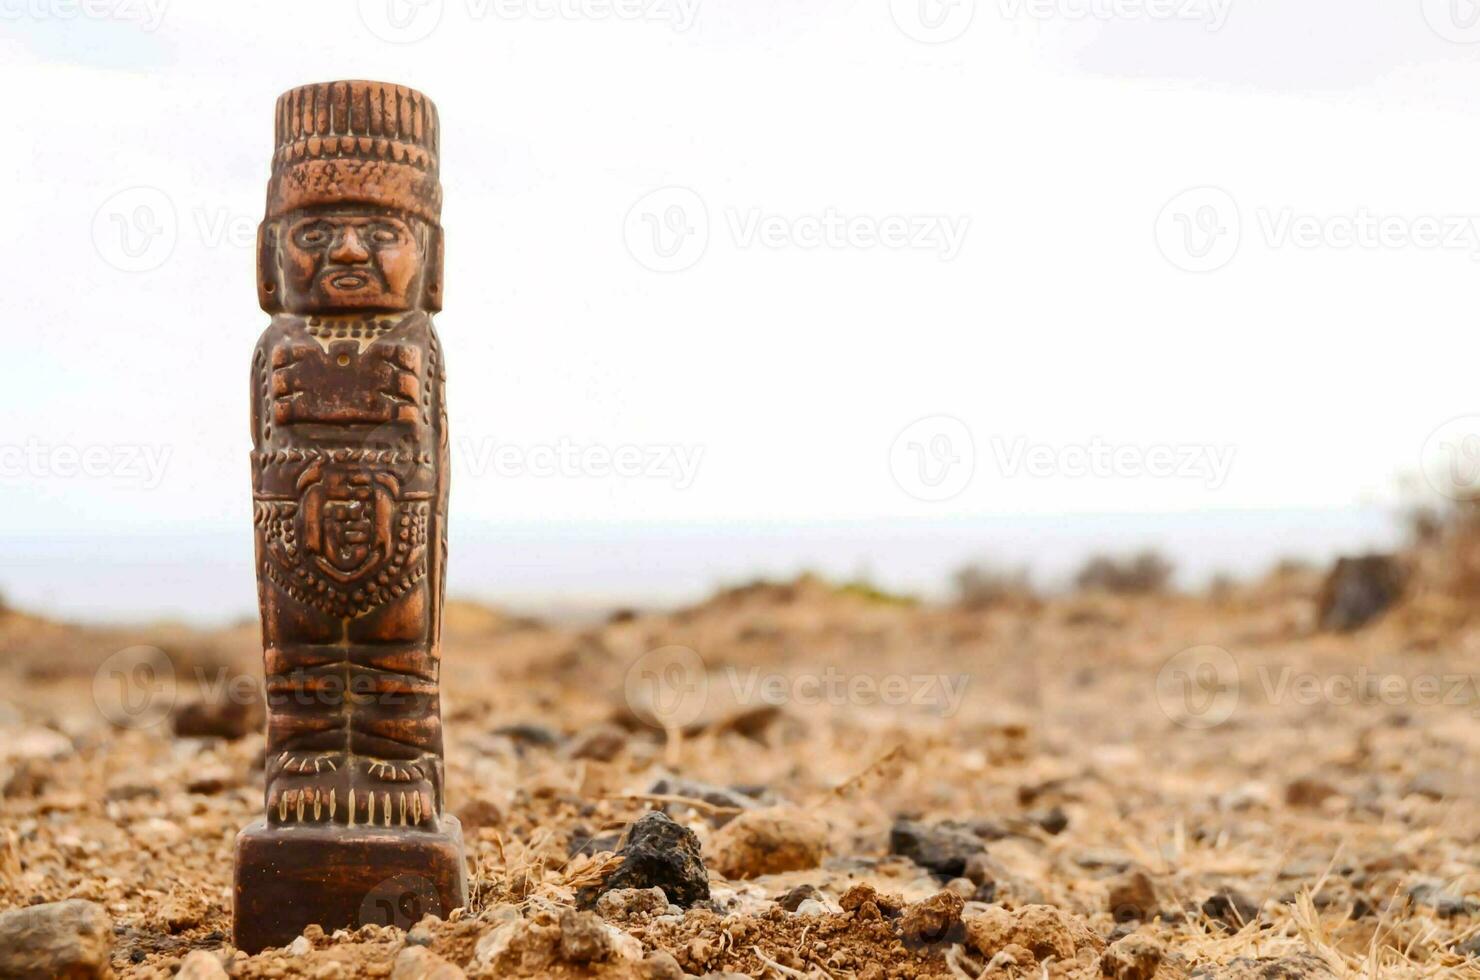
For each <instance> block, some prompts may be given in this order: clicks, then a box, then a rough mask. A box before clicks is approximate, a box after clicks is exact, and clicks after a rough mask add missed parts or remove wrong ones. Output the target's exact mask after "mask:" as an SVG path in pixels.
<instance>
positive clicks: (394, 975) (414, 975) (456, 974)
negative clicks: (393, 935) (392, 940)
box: [391, 946, 467, 980]
mask: <svg viewBox="0 0 1480 980" xmlns="http://www.w3.org/2000/svg"><path fill="white" fill-rule="evenodd" d="M466 977H467V974H466V973H464V972H463V971H462V970H461V969H460V968H458V967H456V966H454V965H453V964H451V963H449V962H447V961H446V960H444V959H443V958H442V957H440V956H438V955H437V954H436V953H434V952H432V951H431V950H429V949H427V948H426V947H425V946H407V947H405V948H404V949H402V950H401V951H400V952H399V953H397V954H396V960H395V963H394V964H393V965H392V966H391V980H464V978H466Z"/></svg>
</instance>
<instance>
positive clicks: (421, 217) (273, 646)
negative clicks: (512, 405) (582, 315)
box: [234, 81, 466, 951]
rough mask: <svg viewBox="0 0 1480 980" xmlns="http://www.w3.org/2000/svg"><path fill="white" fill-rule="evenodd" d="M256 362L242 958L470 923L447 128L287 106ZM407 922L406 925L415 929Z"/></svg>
mask: <svg viewBox="0 0 1480 980" xmlns="http://www.w3.org/2000/svg"><path fill="white" fill-rule="evenodd" d="M276 118H277V124H276V137H277V139H276V144H277V145H276V150H275V152H274V154H273V161H272V179H271V183H270V184H269V185H268V193H267V216H266V219H265V220H264V221H263V223H262V226H261V229H260V231H259V235H258V241H259V247H258V297H259V300H260V302H261V304H262V308H263V309H264V310H266V311H267V312H268V313H270V314H272V323H271V325H270V326H269V327H268V328H267V331H266V332H265V333H264V334H263V335H262V338H261V340H259V341H258V343H257V349H256V351H255V353H254V354H253V357H252V443H253V452H252V491H253V505H252V506H253V517H254V524H255V526H256V554H257V592H258V599H259V604H260V607H261V614H262V640H263V647H264V651H263V662H264V670H265V673H266V680H267V701H268V721H267V788H266V816H265V819H264V820H261V821H258V822H257V823H254V824H252V825H251V826H249V827H248V828H247V829H246V830H244V831H243V832H242V834H241V836H240V837H239V838H238V842H237V865H236V895H235V897H236V902H235V909H234V924H235V942H236V945H237V946H238V947H239V948H242V949H246V950H249V951H256V950H258V949H261V948H263V947H265V946H275V945H284V944H287V943H289V942H291V941H292V940H293V938H294V937H296V936H297V935H299V934H300V933H301V932H302V930H303V928H304V926H307V925H309V924H310V923H318V924H320V925H321V926H323V927H324V929H325V930H328V931H332V930H333V929H335V928H340V927H351V928H353V927H355V926H359V925H363V924H365V923H367V922H376V923H380V924H384V923H386V922H390V921H395V922H398V923H399V924H401V925H403V926H405V925H409V924H410V923H409V922H405V921H401V920H402V919H410V920H411V921H413V922H414V921H415V918H419V917H420V914H419V913H424V912H438V913H440V914H442V915H445V914H447V913H448V912H450V911H451V910H452V909H453V908H455V907H457V906H460V905H463V904H464V902H465V890H466V886H465V884H464V868H463V858H462V842H461V835H460V831H459V828H458V825H457V821H456V819H455V818H453V817H450V816H448V815H446V814H445V813H444V812H443V806H442V798H443V796H442V778H443V765H442V721H441V712H440V706H439V698H438V666H439V662H440V657H441V653H440V634H441V618H442V596H443V590H444V585H445V571H446V566H447V524H446V520H447V488H448V460H447V447H448V439H447V415H446V407H445V403H444V400H443V388H444V381H445V372H444V369H443V364H442V351H441V348H440V346H439V345H438V342H437V334H436V332H435V331H434V330H433V329H432V317H431V314H432V313H434V312H436V311H437V310H439V309H441V305H442V304H441V296H442V229H441V225H440V217H441V204H442V190H441V185H440V183H439V182H438V176H437V174H438V166H437V163H438V161H437V152H438V133H437V110H436V109H435V107H433V105H432V103H431V102H430V101H428V100H427V98H426V97H425V96H423V95H421V94H420V93H419V92H415V91H412V90H411V89H408V88H404V87H402V86H398V85H388V84H384V83H380V82H362V81H349V82H330V83H325V84H318V85H305V86H303V87H301V88H297V89H294V90H292V91H290V92H288V93H287V94H285V95H283V96H282V97H281V98H279V99H278V102H277V117H276ZM408 904H409V905H410V906H415V907H408Z"/></svg>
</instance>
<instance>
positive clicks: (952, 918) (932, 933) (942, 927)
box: [899, 891, 966, 945]
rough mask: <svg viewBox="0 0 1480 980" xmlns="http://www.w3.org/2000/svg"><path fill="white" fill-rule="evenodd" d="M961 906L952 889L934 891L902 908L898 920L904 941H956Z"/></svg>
mask: <svg viewBox="0 0 1480 980" xmlns="http://www.w3.org/2000/svg"><path fill="white" fill-rule="evenodd" d="M965 905H966V903H965V902H963V901H962V900H961V896H960V895H957V894H956V893H955V892H950V891H942V892H936V893H935V894H934V895H932V896H930V897H929V898H927V899H925V900H924V901H923V902H915V903H914V904H913V905H910V906H909V907H908V908H906V909H905V910H904V915H903V916H901V917H900V920H899V932H900V935H901V936H903V937H904V939H905V941H906V942H908V943H916V944H922V945H929V944H934V943H943V942H959V941H960V938H961V936H960V933H961V930H960V928H959V927H960V925H961V910H962V909H963V908H964V907H965ZM953 937H954V938H953Z"/></svg>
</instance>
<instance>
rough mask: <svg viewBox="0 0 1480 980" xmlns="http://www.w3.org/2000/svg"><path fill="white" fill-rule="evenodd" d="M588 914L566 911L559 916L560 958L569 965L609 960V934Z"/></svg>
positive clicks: (605, 925)
mask: <svg viewBox="0 0 1480 980" xmlns="http://www.w3.org/2000/svg"><path fill="white" fill-rule="evenodd" d="M608 929H609V927H608V926H607V924H606V923H605V922H602V921H601V920H600V919H598V918H597V917H596V916H595V915H593V914H591V913H590V912H578V911H576V910H575V909H566V910H565V911H564V912H562V913H561V914H560V958H561V959H563V960H565V961H566V962H569V963H596V962H599V961H601V960H607V959H611V956H612V953H613V952H614V949H613V946H612V937H611V933H610V932H609V931H608Z"/></svg>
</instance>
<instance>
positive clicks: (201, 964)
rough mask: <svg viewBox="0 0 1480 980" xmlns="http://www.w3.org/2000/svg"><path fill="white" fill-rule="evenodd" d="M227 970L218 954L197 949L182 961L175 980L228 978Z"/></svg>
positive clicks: (222, 979)
mask: <svg viewBox="0 0 1480 980" xmlns="http://www.w3.org/2000/svg"><path fill="white" fill-rule="evenodd" d="M226 978H227V973H226V970H225V969H223V968H222V966H221V961H220V960H219V959H218V958H217V957H216V954H214V953H211V952H207V951H206V950H204V949H197V950H196V951H195V952H193V953H191V954H190V955H189V956H187V957H185V959H184V960H182V961H181V962H180V970H179V972H177V973H176V974H175V980H226Z"/></svg>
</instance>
